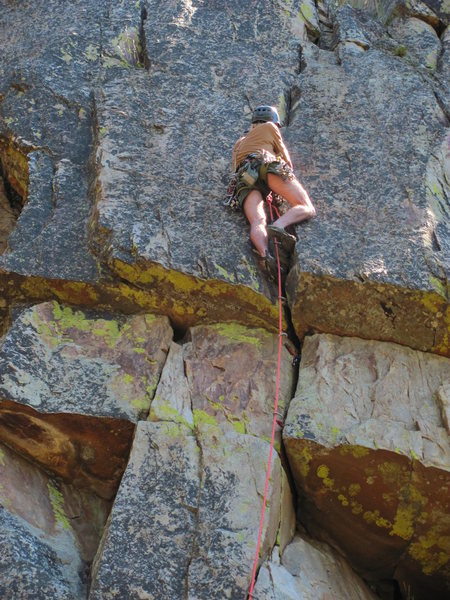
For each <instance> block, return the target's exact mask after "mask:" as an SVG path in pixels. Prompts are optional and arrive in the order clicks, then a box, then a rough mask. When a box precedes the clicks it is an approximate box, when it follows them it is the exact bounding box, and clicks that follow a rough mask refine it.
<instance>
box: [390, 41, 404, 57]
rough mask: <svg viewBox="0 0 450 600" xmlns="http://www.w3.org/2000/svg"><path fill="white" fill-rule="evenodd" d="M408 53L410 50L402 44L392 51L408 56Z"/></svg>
mask: <svg viewBox="0 0 450 600" xmlns="http://www.w3.org/2000/svg"><path fill="white" fill-rule="evenodd" d="M407 53H408V50H407V49H406V46H402V45H401V44H400V45H399V46H397V47H396V48H394V50H393V51H392V54H394V56H400V57H403V56H406V55H407Z"/></svg>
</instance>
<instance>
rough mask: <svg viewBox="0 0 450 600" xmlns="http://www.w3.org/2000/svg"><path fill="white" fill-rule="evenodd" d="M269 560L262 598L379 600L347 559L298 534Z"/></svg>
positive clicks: (258, 589)
mask: <svg viewBox="0 0 450 600" xmlns="http://www.w3.org/2000/svg"><path fill="white" fill-rule="evenodd" d="M274 558H275V560H274ZM274 558H272V561H270V562H269V561H268V562H265V563H264V564H263V566H262V567H261V570H260V571H259V574H258V581H257V584H256V586H255V596H256V597H257V598H259V600H297V599H299V598H301V599H302V600H317V599H318V598H320V599H321V600H322V599H323V600H325V599H328V598H330V599H331V598H336V599H338V598H339V599H340V598H342V599H343V598H346V600H375V598H377V597H378V596H375V594H373V593H372V592H371V591H370V590H369V589H368V588H367V586H366V584H365V583H364V582H363V581H362V579H361V578H360V577H358V576H357V575H356V574H355V573H354V572H353V571H352V570H351V569H350V567H349V565H348V563H347V562H346V561H345V559H343V558H342V556H340V555H339V554H338V553H337V552H335V551H334V550H332V549H331V548H330V547H329V546H327V545H326V544H321V543H320V542H315V541H313V540H310V539H308V538H306V537H303V536H300V535H296V536H295V538H294V540H293V541H292V542H291V544H289V546H287V548H286V549H285V551H284V552H283V555H282V558H281V561H280V557H279V556H276V557H274Z"/></svg>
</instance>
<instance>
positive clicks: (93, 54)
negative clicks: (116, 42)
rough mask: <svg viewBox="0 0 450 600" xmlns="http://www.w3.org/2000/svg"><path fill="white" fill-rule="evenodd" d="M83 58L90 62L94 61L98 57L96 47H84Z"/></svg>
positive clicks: (90, 45) (91, 45) (98, 53)
mask: <svg viewBox="0 0 450 600" xmlns="http://www.w3.org/2000/svg"><path fill="white" fill-rule="evenodd" d="M84 56H85V57H86V58H87V59H88V60H90V61H96V60H97V59H98V58H99V56H100V52H99V49H98V47H97V46H94V45H93V44H89V46H87V47H86V50H85V52H84Z"/></svg>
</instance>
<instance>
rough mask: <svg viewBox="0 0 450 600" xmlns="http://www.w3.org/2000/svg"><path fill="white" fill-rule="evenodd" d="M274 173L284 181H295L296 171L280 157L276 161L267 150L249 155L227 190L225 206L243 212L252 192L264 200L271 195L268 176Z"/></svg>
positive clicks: (237, 170)
mask: <svg viewBox="0 0 450 600" xmlns="http://www.w3.org/2000/svg"><path fill="white" fill-rule="evenodd" d="M268 173H273V174H274V175H279V176H280V177H282V178H283V179H290V180H293V179H295V175H294V171H293V170H292V169H291V167H290V166H289V165H288V164H287V163H286V162H285V161H284V160H283V159H282V158H280V157H276V158H275V160H274V156H273V154H270V152H267V151H266V150H261V151H260V152H254V153H252V154H249V155H248V156H247V157H246V158H245V159H244V160H243V161H242V162H241V164H240V165H239V166H238V168H237V169H236V173H235V174H234V175H233V178H232V179H231V181H230V184H229V186H228V189H227V197H226V200H225V204H227V205H228V206H230V207H231V208H232V209H234V210H242V208H243V206H244V202H245V199H246V198H247V196H248V195H249V193H250V192H251V191H252V190H258V191H260V192H261V194H262V196H263V198H265V197H266V196H267V195H268V194H269V193H270V191H271V190H270V188H269V186H268V185H267V174H268Z"/></svg>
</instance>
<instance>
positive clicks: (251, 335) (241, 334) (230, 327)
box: [211, 323, 265, 348]
mask: <svg viewBox="0 0 450 600" xmlns="http://www.w3.org/2000/svg"><path fill="white" fill-rule="evenodd" d="M211 328H212V329H214V330H215V331H216V332H217V333H218V334H219V335H223V336H224V337H226V338H228V339H229V340H230V341H232V342H236V343H238V344H239V343H240V344H252V345H253V346H256V347H257V348H261V347H262V344H261V330H259V329H256V330H252V329H250V328H248V327H245V326H244V325H239V324H238V323H216V324H215V325H211ZM264 333H265V332H264Z"/></svg>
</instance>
